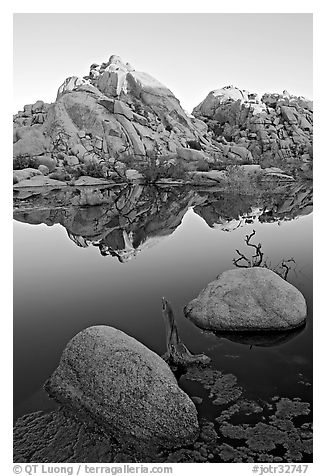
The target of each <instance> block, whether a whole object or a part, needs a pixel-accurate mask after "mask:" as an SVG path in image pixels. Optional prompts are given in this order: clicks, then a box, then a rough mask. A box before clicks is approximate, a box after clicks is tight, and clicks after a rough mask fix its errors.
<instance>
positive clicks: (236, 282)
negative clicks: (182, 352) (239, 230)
mask: <svg viewBox="0 0 326 476" xmlns="http://www.w3.org/2000/svg"><path fill="white" fill-rule="evenodd" d="M185 314H186V316H187V317H188V318H189V319H190V320H191V321H193V322H194V323H195V324H196V325H198V326H199V327H201V328H204V329H208V330H213V331H276V330H286V329H294V328H296V327H299V326H301V325H302V324H303V323H304V322H305V319H306V315H307V307H306V302H305V299H304V297H303V295H302V294H301V293H300V291H299V290H298V289H296V288H295V287H294V286H292V285H291V284H290V283H288V282H286V281H285V280H284V279H282V278H281V277H280V276H279V275H278V274H276V273H274V272H273V271H271V270H270V269H267V268H259V267H255V268H245V269H233V270H228V271H225V272H224V273H222V274H221V275H220V276H218V277H217V279H215V280H214V281H212V282H211V283H209V284H208V285H207V287H206V288H205V289H203V290H202V291H201V292H200V294H199V295H198V296H197V297H196V298H195V299H193V300H192V301H191V302H190V303H189V304H188V305H187V306H186V307H185Z"/></svg>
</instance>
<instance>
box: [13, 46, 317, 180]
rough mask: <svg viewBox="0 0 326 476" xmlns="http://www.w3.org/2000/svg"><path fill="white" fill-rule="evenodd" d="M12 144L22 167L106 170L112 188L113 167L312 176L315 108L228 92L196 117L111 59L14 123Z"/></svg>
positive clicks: (212, 97)
mask: <svg viewBox="0 0 326 476" xmlns="http://www.w3.org/2000/svg"><path fill="white" fill-rule="evenodd" d="M13 141H14V146H13V153H14V158H15V160H16V162H17V160H18V161H19V160H20V159H21V158H22V157H23V158H24V157H25V158H26V157H27V158H32V159H38V160H39V164H43V165H46V166H48V167H49V165H48V163H43V162H42V160H44V158H47V159H48V158H49V157H50V159H51V160H52V161H54V167H63V166H64V167H70V171H71V172H73V170H75V169H76V168H78V167H79V166H80V165H81V164H84V165H85V166H90V165H92V166H98V167H99V168H100V169H103V170H102V172H101V173H102V176H103V177H106V178H110V177H111V178H112V179H114V180H115V179H116V178H117V169H116V167H114V166H113V164H112V160H113V162H114V161H119V162H120V163H122V164H124V163H128V165H129V168H131V169H136V170H137V171H138V172H139V171H141V170H140V169H141V166H142V165H143V164H144V163H145V164H147V163H148V160H149V159H151V158H153V157H154V158H157V157H163V158H164V159H165V160H166V162H168V161H169V160H176V161H177V163H178V162H179V163H180V164H183V165H185V164H186V165H185V169H186V170H196V169H197V168H198V167H203V164H204V165H205V167H207V166H208V168H209V169H219V168H220V167H221V166H223V165H228V164H237V165H245V164H252V163H260V164H261V165H262V166H263V167H268V166H279V165H280V164H282V165H283V168H284V165H287V166H288V168H289V169H291V167H292V168H294V169H298V168H301V169H302V173H304V174H308V175H309V174H311V159H312V102H311V101H307V100H305V99H304V98H301V97H299V98H296V97H294V96H290V95H289V94H288V93H286V94H283V95H275V94H274V95H273V94H272V95H271V94H269V95H264V96H263V98H262V99H259V98H258V96H257V95H256V94H251V93H249V92H247V91H243V90H240V89H238V88H235V87H233V86H232V87H231V86H229V87H225V88H222V89H219V90H216V91H212V92H211V93H210V94H209V95H208V96H207V98H206V99H205V100H204V101H203V102H202V103H201V104H199V105H198V106H197V107H196V108H195V109H194V111H193V116H189V115H188V114H187V113H186V112H185V111H184V110H183V109H182V107H181V105H180V102H179V101H178V99H177V98H176V97H175V96H174V94H173V93H172V92H171V91H170V90H169V89H168V88H167V87H166V86H164V85H163V84H162V83H160V82H159V81H157V80H156V79H154V78H153V77H152V76H150V75H149V74H147V73H143V72H139V71H136V70H135V69H134V68H133V67H132V66H131V65H130V64H129V63H124V62H123V61H122V59H121V58H120V57H118V56H115V55H113V56H111V57H110V59H109V61H108V62H105V63H102V64H101V65H97V64H92V65H91V67H90V71H89V74H88V75H86V76H84V77H81V78H79V77H76V76H72V77H69V78H67V79H66V80H65V81H64V82H63V84H62V85H61V86H60V87H59V89H58V93H57V97H56V101H55V102H54V103H53V104H45V103H44V102H43V101H37V102H36V103H35V104H32V105H27V106H25V107H24V110H23V111H20V112H19V113H18V114H16V115H15V116H14V134H13ZM110 160H111V162H110ZM130 161H132V165H131V164H130ZM18 165H19V166H17V164H16V165H15V166H14V168H22V167H21V166H20V164H18ZM130 165H131V167H130ZM27 166H28V165H27ZM51 167H52V168H53V164H52V165H51ZM51 167H49V168H50V169H51ZM71 168H72V169H71ZM74 168H75V169H74ZM198 170H201V169H200V168H198ZM50 171H51V170H50ZM287 171H289V170H287ZM86 175H87V173H86ZM118 176H119V173H118ZM123 178H124V179H126V177H125V176H123ZM310 178H311V177H310ZM126 180H127V179H126ZM131 180H133V178H132V179H131Z"/></svg>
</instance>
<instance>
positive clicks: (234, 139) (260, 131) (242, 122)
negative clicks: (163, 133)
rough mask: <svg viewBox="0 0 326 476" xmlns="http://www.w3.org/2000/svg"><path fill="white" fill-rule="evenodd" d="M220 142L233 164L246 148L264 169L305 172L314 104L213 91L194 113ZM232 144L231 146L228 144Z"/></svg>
mask: <svg viewBox="0 0 326 476" xmlns="http://www.w3.org/2000/svg"><path fill="white" fill-rule="evenodd" d="M193 115H194V116H195V117H196V118H198V119H200V120H202V121H204V122H205V123H206V124H207V126H208V129H209V131H211V133H212V134H213V138H214V139H215V140H216V141H218V142H220V144H221V145H220V146H219V147H220V148H221V149H222V150H223V153H224V155H225V154H227V156H228V158H229V159H230V161H231V162H233V163H235V162H239V161H240V162H241V161H242V160H243V158H244V157H243V152H242V153H241V152H240V151H239V150H238V149H237V147H241V148H244V149H245V150H246V151H247V153H248V155H249V157H251V158H252V160H253V162H255V163H257V164H260V165H261V166H262V167H264V168H265V167H271V166H275V165H276V166H280V165H281V166H282V167H284V165H286V164H288V165H290V166H291V165H292V166H293V168H294V167H296V168H302V170H303V171H304V170H309V169H310V168H311V164H312V156H313V154H312V134H313V103H312V101H309V100H307V99H305V98H303V97H296V96H292V95H290V94H289V93H288V92H287V91H283V94H264V95H263V96H262V98H261V99H259V97H258V95H257V94H252V93H249V92H248V91H244V90H241V89H238V88H236V87H234V86H226V87H224V88H222V89H218V90H215V91H211V92H210V93H209V94H208V96H207V97H206V98H205V99H204V101H202V102H201V103H200V104H199V105H198V106H197V107H195V108H194V110H193ZM231 144H235V145H231Z"/></svg>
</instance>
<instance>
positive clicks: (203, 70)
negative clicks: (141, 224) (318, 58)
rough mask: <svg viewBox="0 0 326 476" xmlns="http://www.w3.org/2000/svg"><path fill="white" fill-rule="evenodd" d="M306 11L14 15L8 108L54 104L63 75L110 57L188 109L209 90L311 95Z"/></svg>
mask: <svg viewBox="0 0 326 476" xmlns="http://www.w3.org/2000/svg"><path fill="white" fill-rule="evenodd" d="M312 38H313V36H312V14H300V13H290V14H286V13H280V14H274V13H257V14H251V13H247V14H246V13H235V14H223V13H201V14H200V13H195V14H189V13H180V14H177V13H156V14H155V13H136V14H135V13H134V14H133V13H123V14H111V13H103V14H97V13H93V14H90V13H87V14H78V13H73V14H65V13H63V14H42V13H38V14H24V13H19V14H15V15H14V104H13V106H14V111H15V112H16V111H17V110H19V109H20V110H21V109H22V107H23V106H24V105H25V104H30V103H33V102H35V101H36V100H38V99H42V100H44V101H46V102H53V101H54V100H55V97H56V93H57V89H58V87H59V86H60V85H61V84H62V82H63V81H64V79H65V78H66V77H68V76H84V75H86V74H88V72H89V66H90V65H91V64H92V63H102V62H104V61H107V60H108V59H109V57H110V56H111V55H112V54H117V55H119V56H121V57H122V59H123V60H124V61H125V62H130V63H131V64H132V65H133V66H134V68H135V69H136V70H138V71H145V72H146V73H149V74H150V75H152V76H154V77H155V78H156V79H158V80H159V81H161V82H162V83H163V84H165V85H166V86H167V87H168V88H169V89H171V91H172V92H173V93H174V94H175V95H176V97H177V98H178V99H179V100H180V102H181V105H182V106H183V107H184V108H185V109H186V110H188V111H189V112H191V111H192V109H193V107H195V106H196V105H197V104H198V103H199V102H200V101H202V100H203V99H204V98H205V97H206V95H207V94H208V93H209V92H210V91H211V90H213V89H218V88H221V87H223V86H226V85H230V84H232V85H234V86H238V87H239V88H241V89H247V90H249V91H251V92H257V93H259V94H262V93H264V92H282V91H283V90H284V89H287V90H288V91H289V93H291V94H296V95H303V96H306V97H308V98H312V47H313V45H312Z"/></svg>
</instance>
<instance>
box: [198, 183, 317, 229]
mask: <svg viewBox="0 0 326 476" xmlns="http://www.w3.org/2000/svg"><path fill="white" fill-rule="evenodd" d="M312 209H313V188H312V184H311V182H309V181H306V182H302V183H298V184H294V185H290V186H285V187H284V188H282V190H281V193H274V194H273V193H268V194H266V195H264V196H262V197H257V198H255V197H251V196H245V195H236V194H232V195H230V194H222V193H214V194H209V196H208V198H207V200H206V201H205V202H204V203H203V204H201V205H198V206H196V207H194V211H195V212H196V213H197V214H198V215H199V216H201V217H202V218H203V219H204V220H205V221H206V223H207V224H208V225H209V226H210V227H214V228H220V229H222V230H223V231H231V230H233V229H236V228H238V227H240V226H242V225H243V224H248V223H254V222H255V221H256V220H258V221H260V222H275V221H285V220H292V219H294V218H296V217H298V216H305V215H309V213H311V212H312Z"/></svg>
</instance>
